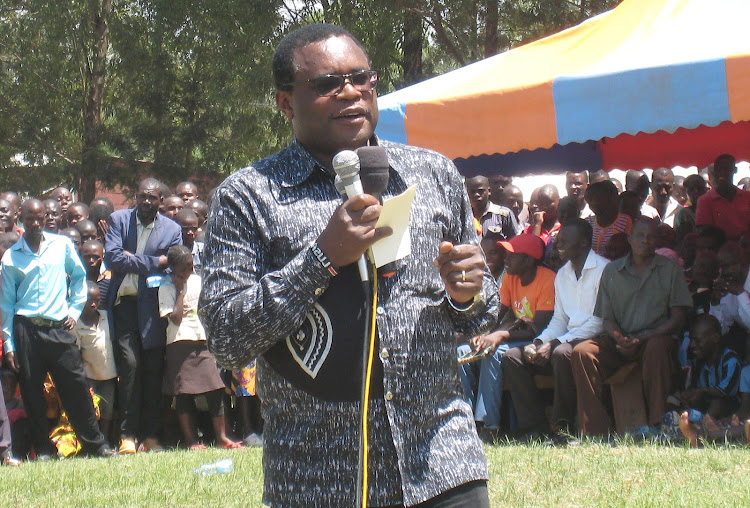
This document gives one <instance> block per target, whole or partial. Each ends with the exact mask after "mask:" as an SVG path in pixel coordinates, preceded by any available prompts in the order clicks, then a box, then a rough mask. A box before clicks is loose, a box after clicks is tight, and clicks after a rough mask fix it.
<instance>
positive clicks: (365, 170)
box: [357, 146, 390, 203]
mask: <svg viewBox="0 0 750 508" xmlns="http://www.w3.org/2000/svg"><path fill="white" fill-rule="evenodd" d="M357 155H358V156H359V166H360V170H359V176H360V178H361V179H362V188H363V189H364V191H365V193H366V194H371V195H373V196H375V197H376V198H378V201H380V202H381V203H382V202H383V200H382V199H381V196H382V194H383V193H384V192H385V190H386V188H388V171H389V169H390V166H389V165H388V154H387V153H386V151H385V148H383V147H382V146H363V147H361V148H358V149H357Z"/></svg>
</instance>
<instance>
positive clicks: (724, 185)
mask: <svg viewBox="0 0 750 508" xmlns="http://www.w3.org/2000/svg"><path fill="white" fill-rule="evenodd" d="M736 172H737V166H735V165H734V164H732V162H731V161H727V160H720V161H719V162H718V163H716V164H714V165H713V169H709V170H708V178H709V181H710V182H711V187H713V188H714V189H716V191H717V192H723V191H726V190H728V189H729V188H731V187H732V185H733V183H732V182H733V180H734V174H735V173H736Z"/></svg>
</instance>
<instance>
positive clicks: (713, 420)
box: [458, 154, 750, 445]
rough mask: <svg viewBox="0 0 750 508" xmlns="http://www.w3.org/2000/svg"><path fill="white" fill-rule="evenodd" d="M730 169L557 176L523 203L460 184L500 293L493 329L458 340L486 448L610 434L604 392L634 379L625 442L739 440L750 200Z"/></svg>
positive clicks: (745, 368) (744, 403) (749, 320)
mask: <svg viewBox="0 0 750 508" xmlns="http://www.w3.org/2000/svg"><path fill="white" fill-rule="evenodd" d="M736 172H737V168H736V164H735V160H734V158H733V157H732V156H731V155H728V154H724V155H721V156H719V157H717V159H716V160H715V162H714V163H713V164H712V165H710V166H709V167H708V168H706V169H705V170H701V171H700V172H697V173H696V174H692V175H689V176H688V177H686V178H678V177H675V175H674V174H673V172H672V170H670V169H667V168H659V169H656V170H654V171H653V173H652V176H651V178H650V179H649V177H648V175H646V174H645V173H644V172H642V171H633V170H631V171H628V172H627V173H626V181H625V187H624V189H623V188H622V185H621V183H620V182H618V181H616V180H613V179H610V177H609V176H608V174H607V173H605V172H603V171H599V172H592V173H588V172H568V173H567V174H566V189H565V190H566V192H567V196H565V197H563V198H560V197H559V193H558V190H557V188H556V187H555V186H553V185H544V186H542V187H540V188H538V189H536V190H534V192H533V193H532V195H531V196H530V201H529V203H528V206H526V205H524V199H523V196H522V195H521V191H520V189H519V188H518V187H516V186H514V185H512V181H511V179H510V178H507V177H504V176H494V177H489V178H487V177H483V176H478V177H474V178H470V179H467V180H466V189H467V192H468V194H469V198H470V201H471V205H472V211H473V214H474V219H475V227H476V229H477V232H478V233H479V235H480V237H481V239H482V244H481V245H482V248H483V250H484V253H485V257H486V260H487V265H488V267H489V269H490V270H491V272H492V274H493V276H494V277H495V278H496V279H497V282H498V286H499V287H500V301H501V307H500V315H501V318H500V320H499V322H498V324H497V325H496V326H495V328H494V329H493V330H492V331H491V332H490V333H487V334H484V335H479V336H476V337H459V341H460V344H459V345H458V356H459V364H460V377H461V383H462V386H463V390H464V395H465V397H466V399H467V401H468V402H469V403H470V404H471V406H472V408H473V409H474V416H475V420H476V422H477V427H478V429H480V437H481V438H482V439H483V440H484V441H485V442H496V441H497V440H498V439H500V438H501V437H504V436H508V435H511V436H515V437H518V438H520V439H540V438H541V439H548V440H549V441H551V442H555V443H557V442H567V441H568V440H570V439H572V437H571V436H580V435H584V436H599V437H603V438H606V439H609V438H611V437H612V436H613V435H614V432H615V430H616V429H619V430H621V429H622V426H621V425H617V423H618V422H615V421H614V418H613V401H612V395H611V393H610V392H611V391H613V389H611V386H610V385H612V384H613V383H617V379H618V378H621V377H623V376H625V374H624V373H627V372H633V371H635V373H636V374H635V375H636V376H637V379H638V382H639V383H641V385H642V390H639V391H637V394H636V396H637V397H638V398H640V400H638V401H635V402H637V403H640V404H642V405H643V407H644V408H645V420H643V421H641V422H640V423H641V425H640V426H639V427H637V428H630V429H628V431H629V432H631V433H632V434H633V435H635V436H639V437H649V438H656V439H660V440H664V441H673V440H676V439H677V440H680V439H683V438H687V439H688V440H689V441H690V443H691V444H692V445H697V444H698V442H699V440H700V438H701V437H702V438H705V439H711V440H717V439H722V440H723V439H726V438H730V437H732V438H734V437H739V438H743V437H747V435H748V429H746V422H748V418H750V365H748V363H749V362H750V356H748V355H750V347H748V346H747V344H746V342H747V338H748V330H750V296H749V295H748V290H750V275H749V274H748V267H750V219H748V217H750V215H748V212H750V192H747V191H746V190H744V188H743V187H744V185H746V182H739V183H740V187H738V186H736V185H734V182H733V179H734V175H735V174H736ZM621 369H623V371H622V372H624V373H623V374H622V375H620V374H618V373H619V372H620V370H621ZM545 377H546V379H547V381H546V383H545V381H544V378H545ZM550 387H551V388H552V394H551V396H548V394H546V393H545V391H544V389H545V388H550ZM504 394H505V395H504ZM509 402H510V404H508V403H509ZM504 403H505V404H506V406H505V407H504V405H503V404H504ZM619 423H629V424H631V425H632V424H633V422H619Z"/></svg>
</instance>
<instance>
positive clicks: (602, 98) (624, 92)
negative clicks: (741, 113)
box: [552, 58, 730, 145]
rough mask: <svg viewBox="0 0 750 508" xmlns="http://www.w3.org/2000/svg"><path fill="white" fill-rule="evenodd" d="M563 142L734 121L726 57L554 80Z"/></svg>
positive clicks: (556, 113)
mask: <svg viewBox="0 0 750 508" xmlns="http://www.w3.org/2000/svg"><path fill="white" fill-rule="evenodd" d="M552 91H553V96H554V101H555V115H556V121H557V139H558V142H559V143H560V144H563V145H564V144H567V143H571V142H580V141H583V140H590V139H594V140H599V139H601V138H604V137H615V136H617V135H618V134H621V133H623V132H625V133H630V134H636V133H638V132H656V131H658V130H665V131H667V132H674V130H676V129H677V128H678V127H686V128H695V127H698V126H699V125H701V124H704V125H709V126H714V125H718V124H719V123H721V122H723V121H725V120H729V119H730V116H729V99H728V97H727V82H726V71H725V64H724V59H723V58H722V59H717V60H710V61H703V62H690V63H685V64H679V65H671V66H668V67H659V68H647V69H637V70H631V71H626V72H621V73H617V74H607V75H600V76H584V77H581V76H578V77H559V78H556V79H555V81H554V82H553V88H552Z"/></svg>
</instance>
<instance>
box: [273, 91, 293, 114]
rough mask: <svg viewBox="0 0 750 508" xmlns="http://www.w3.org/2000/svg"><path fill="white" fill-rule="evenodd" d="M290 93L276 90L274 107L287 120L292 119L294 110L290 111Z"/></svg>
mask: <svg viewBox="0 0 750 508" xmlns="http://www.w3.org/2000/svg"><path fill="white" fill-rule="evenodd" d="M292 101H293V99H292V92H286V91H284V90H276V106H278V108H279V109H280V110H281V112H282V113H284V116H286V117H287V118H288V119H289V120H291V119H293V118H294V110H293V109H292Z"/></svg>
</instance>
